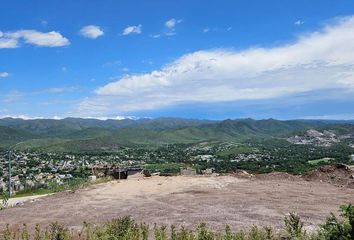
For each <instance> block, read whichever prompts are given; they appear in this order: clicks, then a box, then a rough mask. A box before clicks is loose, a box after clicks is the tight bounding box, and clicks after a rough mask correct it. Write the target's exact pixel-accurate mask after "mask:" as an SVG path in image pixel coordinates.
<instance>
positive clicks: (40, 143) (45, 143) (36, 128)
mask: <svg viewBox="0 0 354 240" xmlns="http://www.w3.org/2000/svg"><path fill="white" fill-rule="evenodd" d="M327 124H328V123H326V122H323V121H304V120H291V121H280V120H275V119H266V120H254V119H236V120H230V119H228V120H224V121H208V120H193V119H178V118H159V119H139V120H132V119H125V120H106V121H102V120H96V119H76V118H67V119H63V120H51V119H37V120H22V119H11V118H10V119H9V118H7V119H0V126H1V125H6V126H3V127H1V128H0V134H1V135H0V136H1V140H0V143H1V144H0V146H7V145H9V144H13V143H16V142H21V143H20V144H18V146H17V148H19V149H37V150H42V151H72V152H80V151H115V150H117V149H119V148H122V147H148V148H154V147H158V146H161V145H164V144H178V143H179V144H191V143H198V142H208V141H236V142H237V141H244V140H247V139H251V138H274V137H287V136H289V135H291V134H294V133H297V132H302V131H306V130H308V129H311V128H319V129H324V128H326V127H328V126H329V125H327ZM331 126H332V125H331ZM335 128H336V129H338V131H341V132H353V125H351V124H347V123H343V124H339V123H336V125H335Z"/></svg>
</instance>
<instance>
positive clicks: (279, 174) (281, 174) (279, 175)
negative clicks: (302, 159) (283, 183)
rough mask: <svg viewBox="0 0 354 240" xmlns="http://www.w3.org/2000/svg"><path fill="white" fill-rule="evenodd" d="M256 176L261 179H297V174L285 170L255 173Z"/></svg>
mask: <svg viewBox="0 0 354 240" xmlns="http://www.w3.org/2000/svg"><path fill="white" fill-rule="evenodd" d="M256 178H257V179H261V180H290V181H296V180H299V177H298V176H295V175H291V174H289V173H286V172H271V173H262V174H257V175H256Z"/></svg>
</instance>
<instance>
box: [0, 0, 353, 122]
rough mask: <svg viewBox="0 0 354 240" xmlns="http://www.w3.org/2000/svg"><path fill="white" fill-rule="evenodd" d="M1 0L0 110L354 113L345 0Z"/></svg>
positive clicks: (42, 113)
mask: <svg viewBox="0 0 354 240" xmlns="http://www.w3.org/2000/svg"><path fill="white" fill-rule="evenodd" d="M0 6H1V14H0V117H6V116H13V117H23V118H35V117H45V118H54V117H60V118H62V117H68V116H73V117H100V118H104V117H109V118H115V117H124V116H135V117H161V116H171V117H187V118H208V119H225V118H244V117H252V118H257V119H261V118H278V119H294V118H325V119H354V1H351V0H336V1H333V0H311V1H309V0H296V1H295V0H285V1H284V0H270V1H264V0H249V1H241V0H237V1H236V0H229V1H227V0H225V1H223V0H218V1H214V0H210V1H205V0H192V1H191V0H179V1H170V0H155V1H145V0H129V1H125V0H124V1H115V0H90V1H85V0H77V1H69V0H52V1H50V2H49V1H46V0H33V1H23V0H2V1H0Z"/></svg>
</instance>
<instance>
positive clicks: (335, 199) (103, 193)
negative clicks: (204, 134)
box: [0, 165, 354, 229]
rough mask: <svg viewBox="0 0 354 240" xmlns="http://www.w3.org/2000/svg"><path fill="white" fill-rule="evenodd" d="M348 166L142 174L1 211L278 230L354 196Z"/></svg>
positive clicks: (18, 216) (31, 217) (42, 220)
mask: <svg viewBox="0 0 354 240" xmlns="http://www.w3.org/2000/svg"><path fill="white" fill-rule="evenodd" d="M353 178H354V176H353V171H352V170H351V169H349V168H348V167H346V166H345V165H327V166H322V167H320V168H318V169H316V170H314V171H312V172H310V173H309V174H308V175H306V176H293V175H290V174H286V173H270V174H260V175H252V174H249V173H247V172H245V171H239V172H236V173H234V174H227V175H217V174H210V175H203V176H200V175H199V176H198V175H193V174H192V175H186V176H172V177H165V176H150V177H146V176H144V175H143V174H142V173H141V172H138V173H136V174H132V175H130V176H129V177H128V179H125V180H122V179H121V180H113V181H110V182H107V183H101V184H95V185H92V186H89V187H87V188H83V189H79V190H77V191H65V192H59V193H56V194H52V195H47V196H41V197H35V198H27V199H22V200H18V201H17V203H16V204H15V206H14V207H11V208H8V209H5V210H3V211H0V228H4V227H5V226H6V224H10V225H11V226H14V227H16V226H21V225H22V224H23V223H26V224H29V223H30V225H32V226H34V225H35V224H41V225H47V224H49V223H50V222H53V221H58V222H62V223H65V224H66V225H68V226H69V227H70V228H73V229H80V228H81V227H82V224H83V223H84V222H92V223H95V224H100V223H103V222H105V221H107V220H110V219H112V218H117V217H121V216H128V215H129V216H132V217H133V218H134V219H137V220H138V221H141V222H146V223H148V224H150V225H152V224H154V223H157V224H162V225H171V224H174V225H177V226H181V225H183V226H187V227H194V226H196V225H198V224H199V223H201V222H204V223H207V224H208V225H210V226H211V227H213V228H216V229H219V228H223V227H224V226H225V225H226V224H228V225H230V226H231V227H232V228H233V229H242V228H248V227H250V226H252V225H255V224H256V225H261V226H270V225H271V226H273V227H281V225H282V224H283V218H284V216H285V215H286V214H287V213H289V212H296V213H298V214H299V215H300V216H301V218H302V219H303V221H304V223H305V227H306V228H307V229H313V228H315V226H316V225H317V224H319V223H320V222H322V221H323V220H324V219H325V217H326V216H327V215H328V213H329V212H334V213H336V211H337V209H338V206H340V205H341V204H345V203H350V202H352V201H353V199H354V184H353V182H354V179H353Z"/></svg>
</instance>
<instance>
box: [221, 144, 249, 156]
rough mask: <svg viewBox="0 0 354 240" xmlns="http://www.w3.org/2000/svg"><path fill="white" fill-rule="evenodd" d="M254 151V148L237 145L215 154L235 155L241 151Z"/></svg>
mask: <svg viewBox="0 0 354 240" xmlns="http://www.w3.org/2000/svg"><path fill="white" fill-rule="evenodd" d="M254 151H255V149H253V148H251V147H248V146H237V147H233V148H229V149H226V150H224V151H220V152H218V153H216V154H217V155H218V156H220V157H226V156H230V155H237V154H242V153H252V152H254Z"/></svg>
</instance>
